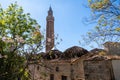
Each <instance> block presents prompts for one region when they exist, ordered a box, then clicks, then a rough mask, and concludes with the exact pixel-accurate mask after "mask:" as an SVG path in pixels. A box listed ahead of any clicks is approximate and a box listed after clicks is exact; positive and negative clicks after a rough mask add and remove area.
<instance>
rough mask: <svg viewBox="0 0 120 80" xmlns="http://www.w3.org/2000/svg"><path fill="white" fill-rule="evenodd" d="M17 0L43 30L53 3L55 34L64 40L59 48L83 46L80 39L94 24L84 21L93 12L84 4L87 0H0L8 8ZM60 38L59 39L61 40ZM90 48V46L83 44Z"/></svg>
mask: <svg viewBox="0 0 120 80" xmlns="http://www.w3.org/2000/svg"><path fill="white" fill-rule="evenodd" d="M15 1H17V3H18V5H20V6H22V7H23V9H24V11H25V13H30V14H31V17H32V18H33V19H36V20H37V22H38V23H39V24H40V25H41V30H42V31H43V30H45V28H46V16H47V11H48V9H49V7H50V5H51V7H52V9H53V15H54V17H55V34H58V35H59V37H58V38H59V39H60V38H62V39H63V41H62V42H61V43H60V44H59V45H57V49H59V50H61V51H64V50H65V49H67V48H69V47H72V46H81V45H80V44H79V41H81V40H82V37H81V35H85V34H86V32H87V31H88V30H90V29H91V28H93V26H92V25H85V24H83V22H82V19H83V18H84V17H87V16H89V15H90V14H91V12H90V10H89V9H88V8H86V7H85V6H84V5H86V4H87V0H74V1H73V0H0V4H1V5H2V7H4V8H6V7H7V6H8V5H9V4H10V3H14V2H15ZM59 39H58V41H59ZM81 47H84V48H86V49H88V50H90V49H91V48H90V47H88V46H81Z"/></svg>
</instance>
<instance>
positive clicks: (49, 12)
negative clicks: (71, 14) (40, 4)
mask: <svg viewBox="0 0 120 80" xmlns="http://www.w3.org/2000/svg"><path fill="white" fill-rule="evenodd" d="M48 14H49V15H53V11H52V7H51V5H50V7H49V11H48Z"/></svg>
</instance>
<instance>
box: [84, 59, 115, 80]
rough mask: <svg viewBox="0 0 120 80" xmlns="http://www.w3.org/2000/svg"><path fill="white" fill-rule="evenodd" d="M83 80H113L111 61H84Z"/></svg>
mask: <svg viewBox="0 0 120 80" xmlns="http://www.w3.org/2000/svg"><path fill="white" fill-rule="evenodd" d="M84 71H85V80H115V79H114V74H113V70H112V64H111V60H98V61H92V60H91V61H90V60H86V61H84Z"/></svg>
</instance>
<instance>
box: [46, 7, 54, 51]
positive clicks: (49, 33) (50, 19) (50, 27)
mask: <svg viewBox="0 0 120 80" xmlns="http://www.w3.org/2000/svg"><path fill="white" fill-rule="evenodd" d="M46 21H47V24H46V52H48V51H50V50H51V49H52V48H53V47H54V16H53V11H52V8H51V7H50V8H49V11H48V16H47V18H46Z"/></svg>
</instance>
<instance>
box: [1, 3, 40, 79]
mask: <svg viewBox="0 0 120 80" xmlns="http://www.w3.org/2000/svg"><path fill="white" fill-rule="evenodd" d="M39 29H40V26H39V25H38V23H37V22H36V20H34V19H32V18H31V17H30V14H29V13H27V14H25V13H24V12H23V9H22V7H19V6H18V5H17V3H14V4H11V5H10V6H9V7H8V8H6V9H3V8H2V7H1V6H0V80H20V79H21V80H28V79H29V73H28V70H27V67H28V63H27V58H26V57H25V55H26V53H28V52H29V53H36V52H37V51H40V50H41V39H42V35H41V33H40V31H39Z"/></svg>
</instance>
